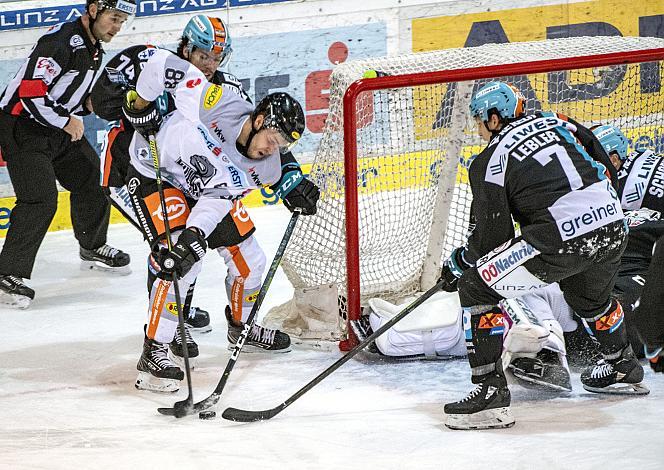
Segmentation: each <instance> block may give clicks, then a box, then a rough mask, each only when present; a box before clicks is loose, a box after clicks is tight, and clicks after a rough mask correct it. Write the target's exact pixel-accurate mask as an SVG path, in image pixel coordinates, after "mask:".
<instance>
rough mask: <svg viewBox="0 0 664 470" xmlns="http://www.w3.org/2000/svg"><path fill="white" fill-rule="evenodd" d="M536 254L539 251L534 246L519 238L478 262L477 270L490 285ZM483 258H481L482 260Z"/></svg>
mask: <svg viewBox="0 0 664 470" xmlns="http://www.w3.org/2000/svg"><path fill="white" fill-rule="evenodd" d="M503 246H504V245H503ZM494 251H495V250H494ZM492 253H493V252H492ZM538 254H539V251H537V250H536V249H535V247H533V246H532V245H531V244H530V243H528V242H526V241H525V240H521V241H519V242H518V243H516V244H514V245H512V246H511V247H509V248H506V249H505V248H503V250H502V251H500V252H499V253H497V254H493V256H491V257H490V258H489V259H488V260H485V261H484V263H482V264H479V263H478V267H477V271H478V272H479V273H480V276H482V279H484V282H486V283H487V284H489V285H491V284H493V283H495V282H496V281H498V280H499V279H502V278H503V277H505V276H506V275H507V274H509V273H510V272H512V271H513V270H514V269H516V268H517V267H519V266H521V265H522V264H523V263H525V262H526V261H527V260H529V259H531V258H534V257H535V256H537V255H538ZM484 259H485V258H482V260H484Z"/></svg>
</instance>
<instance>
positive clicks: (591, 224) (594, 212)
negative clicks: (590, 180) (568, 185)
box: [549, 180, 623, 241]
mask: <svg viewBox="0 0 664 470" xmlns="http://www.w3.org/2000/svg"><path fill="white" fill-rule="evenodd" d="M549 213H550V214H551V215H552V217H553V220H555V222H556V225H557V226H558V232H559V233H560V237H561V239H562V240H563V241H567V240H570V239H572V238H576V237H579V236H581V235H585V234H586V233H589V232H592V231H593V230H595V229H598V228H600V227H603V226H605V225H608V224H610V223H612V222H615V221H618V220H622V219H623V213H622V209H621V208H620V203H619V202H618V200H617V199H615V194H614V191H613V188H612V187H611V184H610V183H609V181H608V180H603V181H599V182H597V183H594V184H592V185H590V186H588V187H587V188H584V189H579V190H576V191H571V192H569V193H567V194H565V195H564V196H561V197H560V198H558V200H557V201H556V202H555V203H554V204H553V205H552V206H551V207H549Z"/></svg>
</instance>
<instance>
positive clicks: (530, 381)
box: [512, 369, 572, 392]
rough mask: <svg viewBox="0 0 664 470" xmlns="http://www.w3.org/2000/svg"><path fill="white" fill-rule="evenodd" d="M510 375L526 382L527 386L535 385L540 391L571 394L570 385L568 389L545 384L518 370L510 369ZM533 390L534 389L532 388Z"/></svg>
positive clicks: (557, 385)
mask: <svg viewBox="0 0 664 470" xmlns="http://www.w3.org/2000/svg"><path fill="white" fill-rule="evenodd" d="M512 375H514V377H516V378H517V379H519V380H523V381H524V382H528V384H534V385H537V386H538V388H540V389H546V390H551V391H556V392H571V391H572V384H569V387H566V386H564V385H559V384H555V383H552V382H546V381H544V380H541V379H538V378H535V377H531V376H529V375H528V374H525V373H521V370H520V369H512ZM533 388H534V387H533Z"/></svg>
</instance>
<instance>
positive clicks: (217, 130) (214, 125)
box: [210, 121, 226, 144]
mask: <svg viewBox="0 0 664 470" xmlns="http://www.w3.org/2000/svg"><path fill="white" fill-rule="evenodd" d="M210 127H212V131H213V132H214V135H216V136H217V138H218V139H219V141H220V142H221V143H222V144H223V143H225V142H226V138H225V137H224V134H223V132H221V128H220V127H219V124H218V123H217V121H214V122H213V123H212V124H211V125H210Z"/></svg>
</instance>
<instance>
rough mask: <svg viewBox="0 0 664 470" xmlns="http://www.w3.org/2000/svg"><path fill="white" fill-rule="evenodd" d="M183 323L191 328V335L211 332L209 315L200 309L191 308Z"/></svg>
mask: <svg viewBox="0 0 664 470" xmlns="http://www.w3.org/2000/svg"><path fill="white" fill-rule="evenodd" d="M184 321H185V322H186V323H187V325H189V326H190V327H191V332H192V333H209V332H210V331H212V326H211V325H210V314H209V313H208V312H207V311H205V310H203V309H202V308H199V307H191V308H190V309H189V313H188V314H187V316H186V317H185V320H184Z"/></svg>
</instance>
